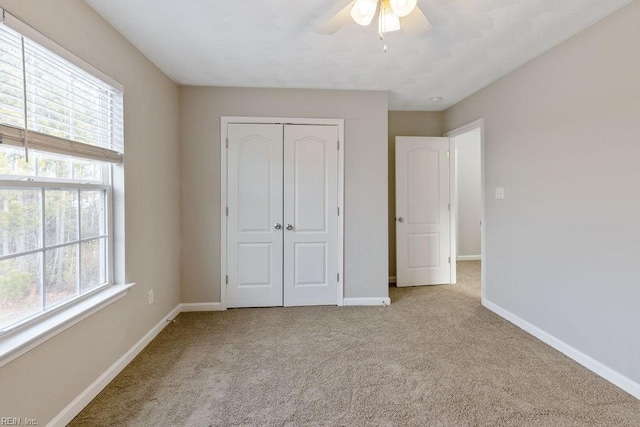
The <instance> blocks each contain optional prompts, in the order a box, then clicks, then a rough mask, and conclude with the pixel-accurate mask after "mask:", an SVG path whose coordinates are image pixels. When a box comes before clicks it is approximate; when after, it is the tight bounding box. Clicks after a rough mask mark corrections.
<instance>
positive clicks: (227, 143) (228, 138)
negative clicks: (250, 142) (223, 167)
mask: <svg viewBox="0 0 640 427" xmlns="http://www.w3.org/2000/svg"><path fill="white" fill-rule="evenodd" d="M227 148H229V138H227Z"/></svg>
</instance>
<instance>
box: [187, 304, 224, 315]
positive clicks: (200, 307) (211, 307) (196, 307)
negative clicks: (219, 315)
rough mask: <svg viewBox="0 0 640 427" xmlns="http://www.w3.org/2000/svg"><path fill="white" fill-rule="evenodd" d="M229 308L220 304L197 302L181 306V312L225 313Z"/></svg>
mask: <svg viewBox="0 0 640 427" xmlns="http://www.w3.org/2000/svg"><path fill="white" fill-rule="evenodd" d="M226 309H227V308H226V307H225V306H223V305H222V303H220V302H195V303H182V304H180V312H182V313H189V312H194V311H224V310H226Z"/></svg>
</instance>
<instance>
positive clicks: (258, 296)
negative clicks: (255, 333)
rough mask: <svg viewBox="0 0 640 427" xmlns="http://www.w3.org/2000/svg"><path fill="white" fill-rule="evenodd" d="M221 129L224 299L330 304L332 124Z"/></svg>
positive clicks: (247, 303)
mask: <svg viewBox="0 0 640 427" xmlns="http://www.w3.org/2000/svg"><path fill="white" fill-rule="evenodd" d="M227 136H228V148H227V199H228V200H227V206H228V214H227V215H228V218H227V272H228V279H227V280H228V283H227V306H228V307H268V306H282V305H286V306H294V305H326V304H337V299H338V278H337V274H338V212H337V209H338V127H337V126H310V125H280V124H229V125H228V128H227Z"/></svg>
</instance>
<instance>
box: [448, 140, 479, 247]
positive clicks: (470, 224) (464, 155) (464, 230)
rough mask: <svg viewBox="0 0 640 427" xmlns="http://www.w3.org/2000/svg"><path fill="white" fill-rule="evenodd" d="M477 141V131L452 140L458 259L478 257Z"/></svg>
mask: <svg viewBox="0 0 640 427" xmlns="http://www.w3.org/2000/svg"><path fill="white" fill-rule="evenodd" d="M481 138H482V136H481V134H480V129H477V130H474V131H472V132H467V133H463V134H462V135H458V136H456V137H455V138H453V140H454V141H455V148H456V158H455V160H456V173H457V175H456V186H457V192H456V195H457V205H456V208H457V213H458V215H457V217H458V218H457V221H456V222H457V224H456V225H457V245H456V248H457V252H458V253H457V256H458V258H460V257H465V256H467V257H468V256H480V255H481V254H482V244H481V243H482V242H481V232H480V220H481V218H482V171H481V156H482V154H481Z"/></svg>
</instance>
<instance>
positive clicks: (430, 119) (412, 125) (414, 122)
mask: <svg viewBox="0 0 640 427" xmlns="http://www.w3.org/2000/svg"><path fill="white" fill-rule="evenodd" d="M388 117H389V197H388V204H389V218H388V220H389V276H395V275H396V222H395V216H396V136H443V134H444V112H442V111H389V116H388Z"/></svg>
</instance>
